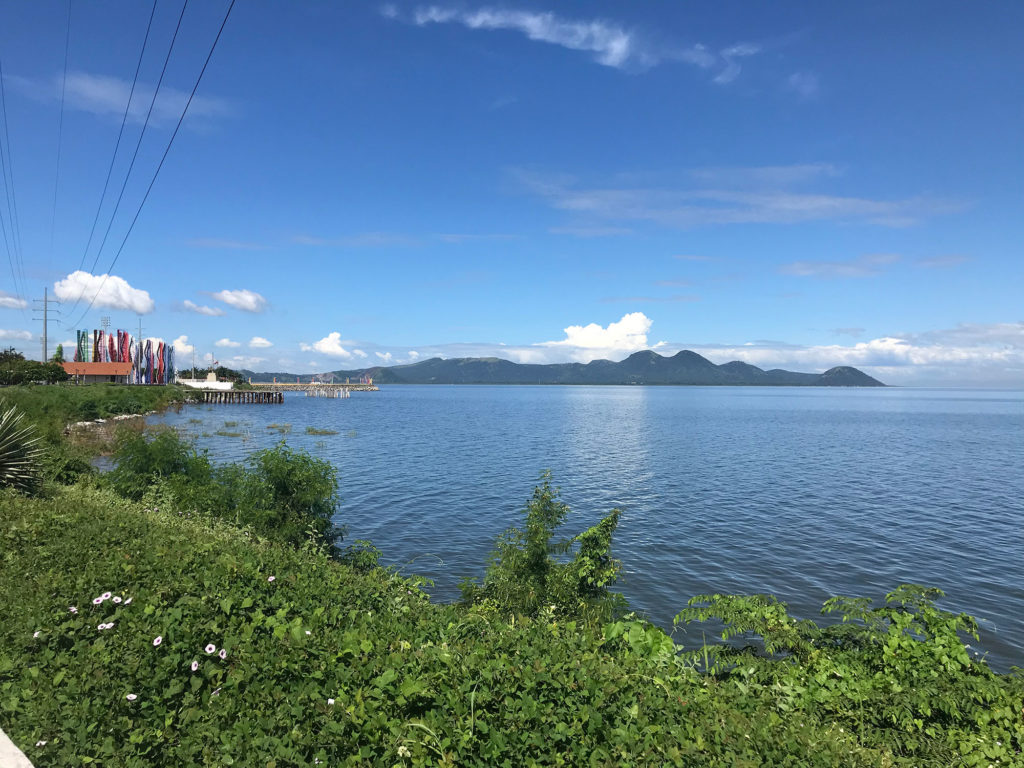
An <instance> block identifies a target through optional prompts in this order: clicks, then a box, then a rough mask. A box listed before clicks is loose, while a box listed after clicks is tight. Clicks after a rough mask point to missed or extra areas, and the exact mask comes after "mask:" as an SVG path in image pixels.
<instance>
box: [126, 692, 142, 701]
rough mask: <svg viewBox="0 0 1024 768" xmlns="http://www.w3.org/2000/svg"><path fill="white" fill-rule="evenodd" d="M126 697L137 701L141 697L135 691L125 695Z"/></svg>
mask: <svg viewBox="0 0 1024 768" xmlns="http://www.w3.org/2000/svg"><path fill="white" fill-rule="evenodd" d="M125 698H126V699H128V701H135V700H136V699H137V698H139V697H138V696H136V695H135V694H134V693H129V694H128V695H127V696H125Z"/></svg>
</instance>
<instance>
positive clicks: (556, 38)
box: [413, 6, 653, 67]
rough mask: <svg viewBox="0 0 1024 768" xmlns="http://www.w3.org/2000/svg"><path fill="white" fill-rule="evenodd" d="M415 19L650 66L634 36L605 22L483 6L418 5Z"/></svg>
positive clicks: (613, 62) (615, 63)
mask: <svg viewBox="0 0 1024 768" xmlns="http://www.w3.org/2000/svg"><path fill="white" fill-rule="evenodd" d="M413 21H414V22H415V23H416V24H417V25H419V26H423V25H425V24H444V23H452V22H454V23H458V24H462V25H463V26H465V27H468V28H469V29H484V30H495V29H509V30H514V31H516V32H521V33H522V34H524V35H526V36H527V37H528V38H529V39H530V40H536V41H539V42H544V43H553V44H554V45H560V46H562V47H564V48H569V49H571V50H574V51H587V52H589V53H592V54H594V59H595V60H596V61H597V62H598V63H600V64H604V65H605V66H609V67H624V66H626V65H627V64H630V63H634V64H640V65H641V66H649V65H650V64H651V63H653V62H652V61H651V60H650V57H649V54H648V53H647V52H646V51H645V50H643V48H641V47H640V46H638V41H637V40H636V37H635V35H633V34H632V33H630V32H628V31H626V30H625V29H623V28H622V27H620V26H618V25H617V24H613V23H610V22H606V21H600V20H593V21H570V20H567V19H561V18H559V17H558V16H556V15H555V14H553V13H537V12H531V11H514V10H501V9H492V8H481V9H480V10H477V11H460V10H456V9H454V8H440V7H438V6H430V7H426V8H417V9H416V11H415V12H414V14H413Z"/></svg>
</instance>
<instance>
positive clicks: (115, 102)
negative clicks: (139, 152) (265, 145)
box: [4, 71, 231, 124]
mask: <svg viewBox="0 0 1024 768" xmlns="http://www.w3.org/2000/svg"><path fill="white" fill-rule="evenodd" d="M4 79H5V80H8V81H9V82H10V83H11V84H12V85H13V86H14V87H15V88H17V89H18V90H19V91H21V92H22V93H24V94H25V95H27V96H29V97H31V98H34V99H36V100H37V101H43V102H55V101H59V100H60V97H61V75H60V74H57V75H54V76H53V77H50V78H28V77H20V76H16V75H8V76H5V78H4ZM155 87H156V86H155V84H152V83H142V82H140V83H138V84H136V86H135V93H134V94H132V89H131V82H130V81H128V80H124V79H122V78H119V77H111V76H109V75H99V74H94V73H91V72H81V71H77V72H68V77H67V84H66V87H65V89H64V106H65V108H67V109H76V110H80V111H83V112H91V113H92V114H94V115H101V116H111V117H117V118H120V117H121V116H122V115H123V114H124V109H125V105H126V104H128V97H129V95H131V97H132V101H131V105H130V106H129V109H128V119H129V120H130V121H132V122H135V123H141V122H143V121H144V120H145V118H146V113H147V112H148V111H149V105H150V102H151V101H152V99H153V90H154V88H155ZM188 97H189V94H188V93H187V92H186V91H182V90H178V89H177V88H170V87H168V86H167V85H163V86H161V88H160V93H159V94H158V95H157V98H156V102H155V103H154V105H153V114H152V116H151V117H150V122H153V123H155V124H164V123H173V122H176V121H177V120H178V118H179V117H180V116H181V111H182V110H183V109H184V108H185V104H186V102H188ZM230 113H231V107H230V105H229V104H228V102H227V101H225V100H223V99H219V98H214V97H211V96H199V95H197V96H195V97H194V98H193V99H192V103H191V104H190V105H189V108H188V114H189V117H191V118H207V119H211V118H217V117H223V116H225V115H229V114H230Z"/></svg>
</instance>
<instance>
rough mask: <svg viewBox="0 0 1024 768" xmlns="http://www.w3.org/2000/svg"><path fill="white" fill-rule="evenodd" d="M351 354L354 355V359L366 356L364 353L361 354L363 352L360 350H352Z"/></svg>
mask: <svg viewBox="0 0 1024 768" xmlns="http://www.w3.org/2000/svg"><path fill="white" fill-rule="evenodd" d="M352 354H353V355H355V356H356V357H366V356H367V354H366V353H365V352H363V350H361V349H353V350H352Z"/></svg>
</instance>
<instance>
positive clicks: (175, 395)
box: [0, 384, 192, 443]
mask: <svg viewBox="0 0 1024 768" xmlns="http://www.w3.org/2000/svg"><path fill="white" fill-rule="evenodd" d="M191 396H192V394H191V392H190V390H188V389H187V388H185V387H178V386H166V387H143V386H137V387H129V386H124V385H120V384H86V385H82V386H75V385H74V384H52V385H47V386H36V385H24V386H17V387H3V388H0V400H3V401H5V402H7V403H8V404H10V405H16V406H17V407H18V408H19V409H21V411H22V412H23V413H24V414H25V416H26V418H27V419H28V421H30V422H32V423H33V424H35V425H36V426H37V428H38V429H39V430H40V432H41V434H43V435H44V437H45V438H46V439H47V441H48V442H51V443H56V442H58V441H59V439H60V436H61V435H62V434H63V432H64V428H65V427H66V426H67V425H68V424H73V423H74V422H77V421H93V420H94V419H109V418H110V417H112V416H121V415H123V414H142V413H148V412H150V411H160V410H163V409H164V408H167V407H168V406H170V405H173V404H175V403H181V402H185V401H186V400H188V399H190V398H191Z"/></svg>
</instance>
